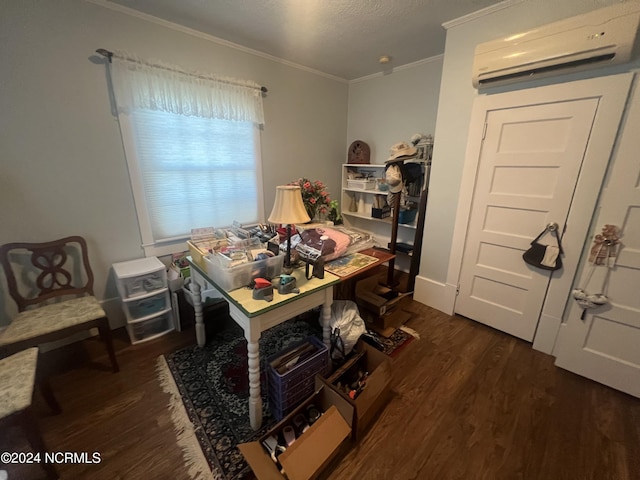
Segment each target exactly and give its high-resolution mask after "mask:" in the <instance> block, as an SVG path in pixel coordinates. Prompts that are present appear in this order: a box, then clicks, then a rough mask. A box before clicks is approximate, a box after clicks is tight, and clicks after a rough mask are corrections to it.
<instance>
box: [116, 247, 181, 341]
mask: <svg viewBox="0 0 640 480" xmlns="http://www.w3.org/2000/svg"><path fill="white" fill-rule="evenodd" d="M113 272H114V273H115V277H116V283H117V286H118V293H119V294H120V298H121V299H122V310H123V311H124V314H125V317H126V319H127V332H128V333H129V338H130V340H131V343H139V342H144V341H147V340H151V339H153V338H156V337H159V336H160V335H164V334H165V333H168V332H170V331H171V330H173V328H174V322H173V310H172V308H171V298H170V293H169V287H168V285H167V271H166V267H165V266H164V264H163V263H162V262H161V261H160V260H158V259H157V258H156V257H148V258H139V259H137V260H131V261H129V262H120V263H114V264H113Z"/></svg>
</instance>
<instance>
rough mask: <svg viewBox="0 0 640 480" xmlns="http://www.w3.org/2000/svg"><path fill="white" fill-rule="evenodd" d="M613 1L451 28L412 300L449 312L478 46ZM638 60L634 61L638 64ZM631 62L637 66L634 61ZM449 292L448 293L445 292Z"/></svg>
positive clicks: (522, 12)
mask: <svg viewBox="0 0 640 480" xmlns="http://www.w3.org/2000/svg"><path fill="white" fill-rule="evenodd" d="M613 3H616V2H615V1H614V0H599V1H589V2H587V1H584V0H565V1H563V2H557V1H555V0H537V1H535V2H533V1H523V2H521V3H515V4H513V5H511V6H509V7H508V8H505V9H502V10H498V11H494V12H492V13H490V14H487V15H481V16H478V17H476V18H475V19H474V20H471V21H469V22H466V23H461V24H459V25H456V26H454V27H452V28H450V29H449V30H447V40H446V45H445V54H444V65H443V73H442V81H441V85H442V87H441V89H440V98H439V108H438V119H437V124H436V130H435V139H436V141H435V145H434V156H433V166H432V177H431V188H430V191H429V202H428V205H427V215H426V224H425V231H424V242H423V250H422V259H421V263H420V273H419V276H418V279H417V280H416V294H415V296H414V298H415V299H416V300H419V301H421V302H422V303H426V304H428V305H431V306H434V307H436V308H440V309H441V310H443V311H446V312H448V313H451V310H450V308H452V305H453V297H451V294H450V293H451V291H452V290H451V289H445V282H446V280H447V269H448V267H449V255H450V253H451V245H452V243H453V242H456V241H462V239H456V238H453V228H454V222H455V214H456V208H457V203H458V195H459V191H460V181H461V177H462V167H463V163H464V157H465V151H466V145H467V137H468V134H469V121H470V117H471V109H472V106H473V101H474V99H475V98H476V96H477V95H478V92H477V91H476V90H475V89H474V88H473V87H472V85H471V68H472V63H473V53H474V49H475V46H476V45H477V44H478V43H482V42H485V41H488V40H493V39H495V38H499V37H501V36H506V35H509V34H513V33H517V32H520V31H524V30H527V29H529V28H533V27H536V26H539V25H544V24H547V23H551V22H554V21H557V20H560V19H563V18H568V17H571V16H574V15H578V14H581V13H585V12H587V11H591V10H594V9H596V8H601V7H604V6H606V5H608V4H613ZM637 64H638V62H635V65H637ZM632 66H633V65H632ZM629 68H630V67H629V66H626V67H618V68H603V69H597V70H593V71H591V72H585V73H581V74H573V75H566V76H564V77H560V78H552V79H545V80H542V81H537V82H529V83H523V84H515V85H512V86H510V87H508V88H506V87H504V88H502V89H500V90H498V89H495V91H493V92H489V93H496V92H498V91H506V90H517V89H522V88H529V87H534V86H540V85H546V84H549V83H553V82H558V81H570V80H576V79H579V78H588V77H593V76H598V75H606V74H612V73H618V72H620V71H623V70H628V69H629ZM445 292H447V293H445Z"/></svg>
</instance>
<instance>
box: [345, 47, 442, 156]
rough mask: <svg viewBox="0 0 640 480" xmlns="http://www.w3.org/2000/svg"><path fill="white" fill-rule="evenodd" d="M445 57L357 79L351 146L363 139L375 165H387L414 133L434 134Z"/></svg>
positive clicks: (351, 114) (352, 90) (349, 126)
mask: <svg viewBox="0 0 640 480" xmlns="http://www.w3.org/2000/svg"><path fill="white" fill-rule="evenodd" d="M442 62H443V57H442V55H439V56H437V57H433V58H430V59H427V60H423V61H421V62H417V63H415V64H412V65H408V66H405V67H402V68H399V69H396V70H395V71H393V72H392V73H389V74H385V75H378V76H372V77H366V78H364V79H361V80H354V81H352V82H351V84H350V85H349V117H348V120H347V145H346V147H345V160H344V161H345V163H346V151H347V148H348V147H349V145H351V142H353V141H355V140H362V141H364V142H366V143H367V144H368V145H369V147H370V148H371V163H379V164H381V163H384V162H385V160H386V159H387V158H389V149H390V148H391V147H392V146H393V145H394V144H396V143H398V142H401V141H405V142H408V141H409V140H410V138H411V136H412V135H413V134H414V133H423V134H425V135H428V134H430V135H433V134H434V130H435V126H436V113H437V111H438V92H439V91H440V77H441V76H442Z"/></svg>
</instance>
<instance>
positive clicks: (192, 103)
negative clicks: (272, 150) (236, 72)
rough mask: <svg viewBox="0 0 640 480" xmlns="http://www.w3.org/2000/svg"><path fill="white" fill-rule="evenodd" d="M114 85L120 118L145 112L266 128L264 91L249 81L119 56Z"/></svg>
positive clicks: (115, 57) (116, 56)
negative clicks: (125, 114) (134, 112)
mask: <svg viewBox="0 0 640 480" xmlns="http://www.w3.org/2000/svg"><path fill="white" fill-rule="evenodd" d="M111 80H112V82H113V90H114V92H115V101H116V106H117V108H118V112H119V113H130V112H131V110H133V109H145V110H159V111H163V112H168V113H175V114H179V115H186V116H194V117H200V118H215V119H219V120H232V121H240V122H253V123H255V124H258V125H261V124H263V123H264V112H263V107H262V91H261V86H260V85H258V84H257V83H255V82H252V81H249V80H239V79H234V78H228V77H220V76H216V75H211V74H203V73H198V72H188V71H185V70H182V69H181V68H180V67H176V66H173V65H168V64H165V63H161V62H157V61H153V62H151V61H147V60H142V59H140V58H138V57H136V56H135V55H132V54H130V53H125V52H114V55H113V57H112V64H111Z"/></svg>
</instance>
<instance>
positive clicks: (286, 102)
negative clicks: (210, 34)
mask: <svg viewBox="0 0 640 480" xmlns="http://www.w3.org/2000/svg"><path fill="white" fill-rule="evenodd" d="M97 48H106V49H108V50H124V51H129V52H132V53H135V54H137V55H139V56H141V57H144V58H150V59H159V60H162V61H164V62H166V63H170V64H175V65H179V66H182V67H184V68H186V69H195V70H201V71H205V72H211V73H218V74H223V75H228V76H233V77H238V78H245V79H251V80H254V81H256V82H258V83H260V84H262V85H265V86H267V87H268V88H269V93H268V95H267V97H266V98H265V100H264V107H265V117H266V120H265V126H264V132H263V134H262V153H263V162H264V167H263V172H264V187H265V193H264V202H265V211H267V212H268V211H269V209H270V208H269V207H270V205H272V203H273V199H274V196H275V193H274V192H275V186H276V185H278V184H282V183H287V182H289V181H291V180H294V179H296V178H298V177H299V176H302V175H305V176H308V177H310V178H314V179H319V180H323V181H324V182H326V183H327V184H328V185H329V188H330V189H331V190H332V191H335V192H338V191H339V186H340V164H341V163H342V161H343V159H344V152H345V148H344V145H345V141H346V140H345V132H346V131H347V125H346V119H347V96H348V85H347V83H346V82H344V81H340V80H337V79H333V78H329V77H327V76H322V75H316V74H314V73H310V72H308V71H305V70H302V69H297V68H292V67H291V66H288V65H285V64H283V63H279V62H276V61H273V60H270V59H268V58H265V57H262V56H257V55H253V54H251V53H247V52H244V51H240V50H237V49H233V48H229V47H227V46H223V45H221V44H218V43H214V42H212V41H210V40H207V39H206V38H203V36H194V35H190V34H188V33H185V32H183V31H179V30H176V29H173V28H167V27H166V26H162V25H159V24H157V23H153V22H149V21H146V20H143V19H140V18H136V17H133V16H130V15H125V14H124V13H120V12H117V11H113V10H110V9H107V8H104V7H102V6H100V5H96V4H92V3H88V2H85V1H82V0H56V1H55V2H53V1H49V0H24V1H5V0H2V1H1V2H0V220H1V225H2V226H1V227H0V244H2V243H6V242H10V241H46V240H52V239H55V238H59V237H62V236H66V235H71V234H79V235H83V236H84V237H85V238H87V240H88V242H89V245H90V250H91V252H90V254H91V262H92V265H93V267H94V270H95V272H94V273H95V274H96V294H97V296H98V297H99V298H101V299H110V298H115V297H116V296H117V294H116V291H115V287H114V284H113V280H112V278H111V276H110V265H111V264H112V263H114V262H117V261H123V260H129V259H133V258H138V257H141V256H143V252H142V249H141V248H140V243H141V238H140V233H139V229H138V224H137V221H136V214H135V209H134V204H133V196H132V192H131V188H130V184H129V178H128V173H127V167H126V161H125V157H124V153H123V148H122V142H121V139H120V133H119V129H118V123H117V118H116V117H115V116H114V115H113V114H112V112H111V105H110V102H109V89H108V84H107V77H106V69H105V65H104V64H103V63H102V62H103V59H102V57H99V56H98V55H95V54H94V52H95V50H96V49H97ZM185 188H188V186H187V185H185ZM212 208H220V206H212ZM197 226H200V225H197ZM0 298H3V300H2V303H0V325H3V324H6V323H7V321H8V318H9V317H10V315H12V313H13V309H14V308H15V306H14V305H13V302H12V301H11V300H9V299H7V296H6V286H5V284H4V283H2V282H0ZM116 311H117V310H116Z"/></svg>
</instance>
